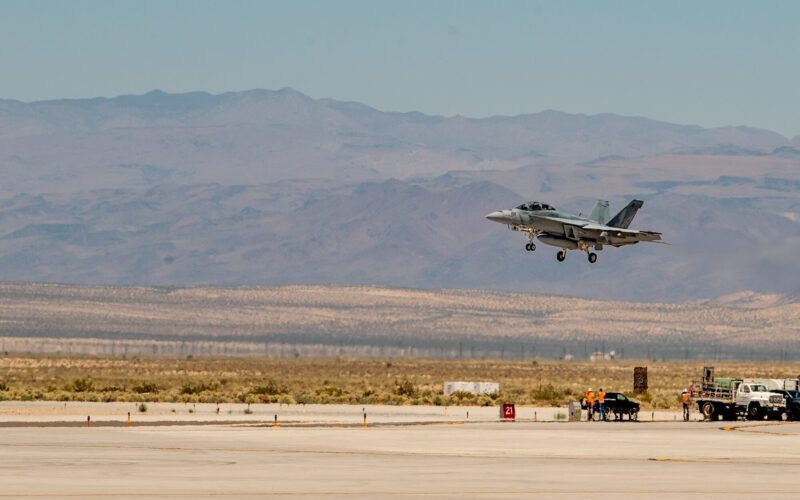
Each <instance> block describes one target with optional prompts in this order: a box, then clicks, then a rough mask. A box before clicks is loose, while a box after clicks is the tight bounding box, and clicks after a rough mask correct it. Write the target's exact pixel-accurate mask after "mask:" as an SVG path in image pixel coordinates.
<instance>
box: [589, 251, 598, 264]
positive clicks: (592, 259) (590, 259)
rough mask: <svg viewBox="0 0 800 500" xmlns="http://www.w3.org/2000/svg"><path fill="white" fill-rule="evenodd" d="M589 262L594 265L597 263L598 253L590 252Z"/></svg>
mask: <svg viewBox="0 0 800 500" xmlns="http://www.w3.org/2000/svg"><path fill="white" fill-rule="evenodd" d="M589 262H591V263H592V264H594V263H595V262H597V254H596V253H594V252H589Z"/></svg>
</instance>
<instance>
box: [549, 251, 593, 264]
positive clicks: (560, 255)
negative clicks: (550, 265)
mask: <svg viewBox="0 0 800 500" xmlns="http://www.w3.org/2000/svg"><path fill="white" fill-rule="evenodd" d="M588 257H589V262H591V263H592V264H594V263H595V262H597V254H596V253H594V252H589V253H588ZM566 258H567V250H566V249H563V250H559V251H558V253H557V254H556V260H558V261H559V262H564V259H566Z"/></svg>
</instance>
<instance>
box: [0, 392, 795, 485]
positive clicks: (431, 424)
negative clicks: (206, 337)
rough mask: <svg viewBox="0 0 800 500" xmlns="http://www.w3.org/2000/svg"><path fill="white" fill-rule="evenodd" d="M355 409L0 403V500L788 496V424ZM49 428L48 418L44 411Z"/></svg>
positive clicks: (791, 444) (791, 434)
mask: <svg viewBox="0 0 800 500" xmlns="http://www.w3.org/2000/svg"><path fill="white" fill-rule="evenodd" d="M4 404H5V403H4ZM91 408H93V409H96V410H98V411H99V410H100V409H101V408H103V407H102V406H95V407H91ZM91 408H90V407H88V406H86V407H80V408H79V409H80V410H87V409H91ZM361 409H362V408H361V407H358V408H354V407H338V408H322V409H320V412H322V414H316V413H314V411H313V410H316V409H313V408H312V409H306V413H305V414H306V415H307V417H308V418H307V419H305V420H304V421H303V426H291V425H289V420H288V418H287V422H286V423H285V425H281V424H280V422H279V426H278V427H273V426H272V424H271V422H269V421H268V420H267V419H265V418H263V417H265V416H266V415H260V417H261V418H259V413H258V412H254V413H253V414H246V415H242V418H241V419H239V418H237V419H231V418H225V421H224V422H223V421H222V419H220V421H217V422H210V421H209V418H208V415H204V414H202V413H201V414H199V415H198V414H197V413H192V414H191V415H192V416H193V417H194V418H195V419H196V420H197V421H198V423H200V422H203V424H202V425H190V424H191V422H190V421H187V419H186V418H184V417H185V415H181V420H182V421H181V423H182V424H183V425H172V424H173V423H175V422H173V421H171V420H170V419H169V418H164V417H163V415H161V414H158V415H154V416H153V419H152V420H151V421H150V425H140V423H141V422H139V421H138V420H141V418H140V417H137V419H138V420H134V421H133V422H132V425H131V426H127V425H123V426H115V427H104V426H91V427H87V426H86V425H80V426H74V425H73V426H49V427H48V426H41V425H40V423H41V422H36V421H24V420H19V419H18V420H13V416H14V414H13V413H9V411H8V406H5V410H6V411H5V413H3V414H2V421H4V422H6V423H10V422H17V423H18V425H15V426H13V427H5V428H0V453H2V456H3V457H4V458H3V460H2V461H0V497H3V496H6V497H81V498H84V497H93V496H94V497H115V498H134V497H139V498H141V497H145V496H151V497H169V498H176V497H177V498H198V497H239V498H242V497H281V498H282V497H291V498H306V497H307V498H318V497H321V498H349V499H352V498H420V497H423V498H426V497H432V498H467V497H468V498H507V497H514V498H531V497H533V496H538V497H540V498H552V497H559V498H564V497H574V498H578V497H584V498H585V497H587V496H590V497H595V496H598V495H599V496H601V497H609V496H611V497H615V498H619V497H630V498H642V497H649V498H653V497H655V498H677V497H683V498H700V497H703V498H708V496H709V495H725V498H726V499H727V498H752V497H763V498H779V497H784V498H792V497H794V496H795V495H796V492H797V473H796V471H797V470H798V466H800V451H798V450H800V425H796V424H793V423H767V422H764V423H745V422H740V423H727V424H724V423H706V422H689V423H683V422H674V421H669V420H667V421H661V422H647V421H645V422H638V423H637V422H633V423H628V422H623V423H613V422H608V423H601V422H592V423H589V422H572V423H564V422H532V421H524V422H513V423H512V422H496V421H491V420H492V419H494V418H496V417H494V415H496V412H497V409H475V410H473V411H475V412H477V414H475V415H472V414H471V415H470V417H471V418H470V420H466V419H461V418H460V419H453V418H449V417H448V418H445V416H444V415H443V414H442V412H443V409H441V408H413V407H411V408H408V407H403V408H387V407H381V408H372V410H373V413H374V414H376V415H378V414H380V413H383V414H384V415H385V416H386V417H385V418H383V419H381V418H379V417H378V416H376V417H375V420H376V421H375V422H368V424H367V427H366V428H365V427H363V422H362V425H353V424H354V423H355V422H353V420H354V419H353V418H352V417H353V413H358V414H360V412H361ZM161 410H164V411H167V412H168V413H170V414H171V409H169V408H168V407H164V408H161V409H160V410H159V411H161ZM334 410H336V411H334ZM461 410H462V409H459V410H458V411H459V412H460V411H461ZM265 411H266V409H265ZM393 411H395V412H396V414H393ZM453 411H454V410H453V409H449V412H453ZM198 412H199V410H198ZM490 412H491V413H490ZM156 413H158V412H156ZM214 413H215V414H216V411H215V409H214ZM537 413H538V412H537ZM253 415H255V417H254V416H253ZM431 416H437V417H442V418H430V417H431ZM225 417H228V415H225ZM98 418H100V417H98ZM188 420H190V419H188ZM231 420H235V421H231ZM64 421H70V422H76V420H75V418H72V419H66V420H64ZM357 421H358V420H357V419H356V422H357ZM48 422H49V423H50V424H53V423H58V422H59V420H57V419H56V418H55V416H54V415H50V419H49V420H48ZM298 422H299V420H298ZM344 423H347V425H344Z"/></svg>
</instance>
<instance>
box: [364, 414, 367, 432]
mask: <svg viewBox="0 0 800 500" xmlns="http://www.w3.org/2000/svg"><path fill="white" fill-rule="evenodd" d="M364 428H365V429H366V428H367V414H366V412H365V413H364Z"/></svg>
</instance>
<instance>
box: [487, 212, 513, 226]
mask: <svg viewBox="0 0 800 500" xmlns="http://www.w3.org/2000/svg"><path fill="white" fill-rule="evenodd" d="M486 218H487V219H489V220H490V221H492V222H499V223H500V224H508V223H509V220H508V216H507V215H506V214H504V213H503V212H500V211H495V212H492V213H490V214H486Z"/></svg>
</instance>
